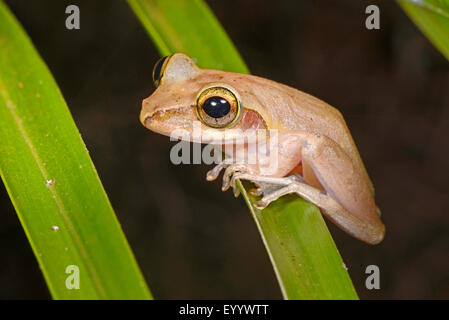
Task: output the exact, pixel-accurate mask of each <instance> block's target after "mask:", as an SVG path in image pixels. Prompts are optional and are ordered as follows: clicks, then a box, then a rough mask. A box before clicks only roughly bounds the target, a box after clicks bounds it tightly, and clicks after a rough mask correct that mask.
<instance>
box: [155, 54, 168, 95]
mask: <svg viewBox="0 0 449 320" xmlns="http://www.w3.org/2000/svg"><path fill="white" fill-rule="evenodd" d="M169 58H170V56H166V57H163V58H160V59H159V60H158V61H157V62H156V64H155V65H154V68H153V82H154V85H155V86H156V88H157V87H158V86H159V83H160V82H161V80H162V76H163V75H164V71H165V67H166V66H167V62H168V60H169Z"/></svg>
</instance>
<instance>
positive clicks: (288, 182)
mask: <svg viewBox="0 0 449 320" xmlns="http://www.w3.org/2000/svg"><path fill="white" fill-rule="evenodd" d="M236 179H241V180H248V181H251V182H253V183H255V184H257V185H258V186H259V188H258V192H257V193H258V194H259V195H260V194H263V198H262V199H261V200H259V201H258V202H256V203H255V206H256V208H258V209H260V210H262V209H264V208H266V207H267V206H268V205H269V204H270V203H271V202H273V201H276V200H277V199H279V198H280V197H282V196H284V195H287V194H291V193H296V194H298V195H299V196H300V197H301V198H303V199H304V200H307V201H309V202H311V203H313V204H315V205H316V206H318V207H319V208H320V209H321V210H322V212H323V214H324V215H326V216H327V217H328V218H329V219H330V220H331V221H332V222H334V223H335V224H337V225H338V226H339V227H340V228H341V229H343V230H344V231H346V232H347V233H349V234H350V235H352V236H354V237H356V238H358V239H360V240H363V241H365V242H367V243H371V244H376V243H379V242H380V241H381V240H382V238H383V233H381V235H380V236H378V235H379V232H378V228H377V226H373V225H372V224H370V223H367V222H366V221H365V220H363V219H360V218H359V217H358V216H356V215H353V214H351V213H350V212H348V211H347V210H346V209H345V208H344V207H343V206H342V205H341V204H339V203H338V202H337V201H336V200H335V199H334V198H332V197H331V196H329V195H328V194H326V192H324V191H322V190H320V189H317V188H315V187H313V186H311V185H309V184H307V183H305V182H301V181H300V179H298V178H297V177H296V176H289V177H285V178H270V177H261V176H254V175H249V174H245V173H236V174H235V175H234V176H233V177H232V180H231V185H234V184H235V180H236Z"/></svg>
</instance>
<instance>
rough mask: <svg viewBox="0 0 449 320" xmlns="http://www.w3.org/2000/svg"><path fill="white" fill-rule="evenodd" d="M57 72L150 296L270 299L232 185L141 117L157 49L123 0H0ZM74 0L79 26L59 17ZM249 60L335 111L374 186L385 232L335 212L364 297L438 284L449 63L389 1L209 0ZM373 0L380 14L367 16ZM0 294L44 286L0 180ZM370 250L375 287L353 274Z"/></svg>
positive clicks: (426, 292)
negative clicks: (346, 222) (368, 232)
mask: <svg viewBox="0 0 449 320" xmlns="http://www.w3.org/2000/svg"><path fill="white" fill-rule="evenodd" d="M6 3H7V4H8V5H9V7H10V8H11V10H12V11H13V13H14V14H15V15H16V17H17V18H18V20H19V21H20V22H21V23H22V25H23V26H24V28H25V30H26V31H27V33H28V34H29V36H30V37H31V39H32V41H33V42H34V44H35V46H36V47H37V49H38V51H39V53H40V54H41V56H42V57H43V59H44V60H45V61H46V63H47V65H48V66H49V68H50V70H51V71H52V73H53V75H54V77H55V79H56V81H57V83H58V84H59V86H60V88H61V90H62V92H63V94H64V97H65V98H66V100H67V103H68V105H69V107H70V109H71V112H72V114H73V117H74V119H75V122H76V123H77V125H78V128H79V130H80V131H81V134H82V136H83V138H84V140H85V142H86V145H87V147H88V149H89V151H90V155H91V157H92V159H93V161H94V163H95V165H96V167H97V170H98V172H99V175H100V177H101V178H102V181H103V184H104V186H105V188H106V191H107V192H108V195H109V197H110V199H111V202H112V204H113V206H114V208H115V210H116V213H117V215H118V218H119V220H120V222H121V224H122V227H123V229H124V231H125V233H126V235H127V237H128V240H129V242H130V244H131V247H132V248H133V250H134V253H135V255H136V258H137V260H138V262H139V264H140V266H141V269H142V272H143V273H144V275H145V277H146V279H147V281H148V284H149V286H150V288H151V290H152V292H153V294H154V296H155V297H156V298H163V299H205V298H208V299H219V298H224V299H226V298H231V299H235V298H237V299H273V298H274V299H276V298H281V295H280V291H279V288H278V285H277V282H276V279H275V276H274V273H273V271H272V268H271V265H270V261H269V259H268V256H267V254H266V252H265V249H264V247H263V244H262V241H261V240H260V237H259V235H258V232H257V229H256V226H255V224H254V222H253V221H252V218H251V216H250V214H249V212H248V211H247V209H246V207H245V204H244V202H243V200H242V199H237V200H236V199H234V198H233V196H232V193H231V192H227V193H222V192H221V191H220V185H219V182H215V183H212V184H211V183H208V182H206V181H205V173H206V171H207V170H208V169H209V168H210V167H208V166H205V165H182V166H175V165H172V164H171V163H170V160H169V150H170V147H171V145H173V143H172V142H170V141H169V139H168V138H167V137H163V136H159V135H157V134H154V133H151V132H149V131H148V130H146V129H145V128H143V127H142V126H141V124H140V123H139V121H138V115H139V111H140V104H141V100H142V99H143V98H145V97H147V96H148V95H150V93H151V92H152V91H153V90H154V88H153V85H152V82H151V72H152V68H153V65H154V63H155V62H156V60H157V59H158V57H159V56H158V53H157V51H156V49H155V47H154V45H153V44H152V42H151V40H150V39H149V38H148V36H147V34H146V33H145V31H144V29H143V28H142V26H141V25H140V23H139V21H138V20H137V18H136V17H135V16H134V14H133V12H132V11H131V9H130V8H129V7H128V5H127V4H126V2H125V1H121V0H114V1H100V0H95V1H92V0H90V1H87V0H84V1H74V0H73V1H50V0H36V1H26V0H15V1H12V0H11V1H6ZM69 4H76V5H78V6H79V7H80V11H81V29H80V30H76V31H75V30H72V31H71V30H67V29H66V28H65V18H66V14H65V7H66V6H67V5H69ZM208 4H209V5H210V7H211V8H212V10H213V11H214V12H215V14H216V15H217V17H218V18H219V20H220V21H221V23H222V24H223V26H224V28H225V30H226V31H227V32H228V33H229V35H230V37H231V38H232V39H233V41H234V43H235V44H236V46H237V48H238V50H239V51H240V53H241V54H242V56H243V58H244V60H245V61H246V63H247V64H248V66H249V68H250V69H251V71H252V73H253V74H256V75H260V76H263V77H267V78H270V79H273V80H276V81H279V82H282V83H286V84H288V85H291V86H293V87H296V88H298V89H301V90H303V91H306V92H308V93H311V94H313V95H315V96H317V97H319V98H321V99H323V100H325V101H327V102H328V103H330V104H332V105H334V106H336V107H337V108H338V109H340V111H341V112H342V113H343V115H344V117H345V119H346V121H347V123H348V126H349V128H350V129H351V132H352V134H353V137H354V139H355V141H356V144H357V146H358V148H359V150H360V153H361V155H362V158H363V160H364V162H365V165H366V167H367V169H368V172H369V173H370V176H371V178H372V180H373V182H374V185H375V187H376V201H377V204H378V206H379V207H380V208H381V210H382V213H383V220H384V222H385V224H386V226H387V235H386V238H385V240H384V242H382V243H381V244H380V245H377V246H369V245H366V244H364V243H362V242H360V241H358V240H355V239H353V238H351V237H349V236H347V235H346V234H344V233H343V232H342V231H340V230H339V229H337V228H336V227H334V226H333V225H331V224H328V225H329V228H330V229H331V232H332V234H333V235H334V238H335V241H336V243H337V246H338V247H339V249H340V252H341V254H342V256H343V258H344V261H345V263H346V265H347V266H348V267H349V273H350V275H351V277H352V279H353V281H354V284H355V286H356V289H357V291H358V293H359V295H360V297H361V298H365V299H377V298H384V299H391V298H394V299H406V298H408V299H418V298H425V299H429V298H449V272H448V270H449V258H448V252H449V232H448V231H449V215H448V209H447V208H448V205H449V197H448V187H449V181H448V178H449V174H448V172H449V161H448V160H449V159H448V158H449V153H448V150H449V149H448V146H449V90H448V89H449V63H448V62H447V61H446V60H445V59H444V57H443V56H442V55H441V54H439V53H438V51H437V50H436V49H434V47H433V46H432V45H431V44H430V43H429V42H428V40H426V38H425V37H424V36H423V35H422V34H421V33H420V32H419V31H418V29H417V28H416V27H415V26H414V25H413V23H412V22H411V21H410V20H409V19H408V17H407V16H406V15H405V14H404V13H403V12H402V10H401V9H400V8H399V7H398V6H397V4H396V3H395V2H393V1H387V0H383V1H354V0H320V1H313V0H302V1H284V0H282V1H281V0H278V1H268V0H253V1H250V0H244V1H231V0H229V1H218V0H213V1H208ZM369 4H377V5H378V6H379V8H380V12H381V29H380V30H371V31H370V30H367V29H366V28H365V26H364V23H365V17H366V15H365V13H364V12H365V8H366V6H368V5H369ZM0 214H1V223H0V249H1V263H0V298H8V299H10V298H37V299H39V298H49V297H50V295H49V293H48V290H47V288H46V285H45V282H44V280H43V278H42V276H41V273H40V270H39V267H38V265H37V262H36V261H35V259H34V256H33V253H32V251H31V249H30V246H29V244H28V242H27V240H26V238H25V235H24V233H23V230H22V228H21V226H20V224H19V221H18V219H17V216H16V214H15V212H14V209H13V207H12V205H11V203H10V200H9V198H8V195H7V193H6V191H5V189H4V187H3V186H1V187H0ZM369 264H376V265H378V266H379V267H380V271H381V289H380V290H374V291H369V290H367V289H365V287H364V279H365V273H364V270H365V267H366V266H367V265H369Z"/></svg>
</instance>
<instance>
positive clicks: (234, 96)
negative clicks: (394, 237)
mask: <svg viewBox="0 0 449 320" xmlns="http://www.w3.org/2000/svg"><path fill="white" fill-rule="evenodd" d="M153 79H154V82H155V84H156V86H157V89H156V91H154V93H153V94H152V95H151V96H150V97H148V98H146V99H145V100H144V101H143V104H142V111H141V114H140V121H141V122H142V124H143V125H144V126H145V127H147V128H148V129H150V130H152V131H154V132H157V133H160V134H164V135H168V136H170V135H171V134H172V132H173V131H174V130H179V129H182V130H184V131H187V132H188V133H189V137H188V138H184V139H186V140H190V141H200V140H201V142H203V143H205V142H206V143H207V142H210V141H220V139H221V141H222V143H223V144H229V143H232V141H235V139H237V138H242V136H243V137H245V136H246V135H248V136H249V132H254V130H272V131H273V132H276V144H275V145H274V146H273V145H271V146H270V147H269V148H268V149H269V153H270V155H273V154H274V155H276V156H277V157H276V159H277V165H276V167H275V169H274V170H271V171H270V172H269V173H266V172H267V171H266V170H263V168H262V166H261V162H263V160H262V161H261V162H258V163H256V164H254V163H249V162H248V161H245V159H247V158H248V154H251V152H253V151H252V150H253V149H254V148H251V147H250V145H251V144H248V143H244V144H240V145H238V146H236V148H238V149H242V148H243V149H244V151H245V152H246V156H245V157H237V156H231V157H230V158H226V159H225V160H224V161H223V162H222V163H220V164H218V165H217V166H216V167H215V168H214V169H212V170H211V171H210V172H209V173H208V175H207V179H208V180H214V179H216V178H217V176H218V175H219V173H220V171H221V170H223V169H224V170H225V172H224V176H223V190H227V189H228V188H229V187H230V186H233V187H234V192H235V194H236V195H238V190H237V187H236V185H235V180H236V179H242V180H248V181H251V182H253V183H254V184H255V185H256V186H257V187H258V188H257V189H256V190H255V193H256V194H258V195H261V196H263V197H262V199H261V200H260V201H259V202H257V204H256V205H257V207H259V208H260V209H263V208H265V207H266V206H268V205H269V204H270V203H271V202H272V201H274V200H276V199H278V198H279V197H281V196H283V195H285V194H290V193H297V194H298V195H299V196H300V197H302V198H304V199H306V200H307V201H310V202H311V203H314V204H315V205H317V206H318V207H319V208H320V209H321V211H322V213H323V214H324V215H325V216H326V217H328V218H329V219H330V220H331V221H333V222H334V223H335V224H336V225H338V226H339V227H340V228H341V229H343V230H344V231H346V232H347V233H349V234H350V235H352V236H354V237H356V238H358V239H360V240H363V241H365V242H367V243H370V244H376V243H379V242H380V241H382V239H383V237H384V233H385V227H384V225H383V223H382V221H381V220H380V212H379V210H378V209H377V207H376V205H375V202H374V188H373V186H372V183H371V181H370V179H369V177H368V174H367V172H366V170H365V167H364V165H363V163H362V160H361V158H360V155H359V153H358V150H357V147H356V146H355V144H354V141H353V139H352V137H351V134H350V132H349V130H348V127H347V126H346V124H345V121H344V119H343V117H342V115H341V114H340V112H339V111H338V110H337V109H335V108H333V107H332V106H330V105H328V104H327V103H325V102H323V101H321V100H319V99H317V98H315V97H313V96H311V95H309V94H306V93H304V92H301V91H299V90H297V89H294V88H291V87H288V86H286V85H283V84H280V83H277V82H274V81H271V80H267V79H264V78H260V77H256V76H252V75H246V74H238V73H232V72H224V71H218V70H206V69H200V68H198V67H197V66H196V65H195V63H194V62H193V60H192V59H190V58H189V57H187V56H186V55H184V54H180V53H177V54H174V55H172V56H169V57H165V58H162V59H161V60H159V62H158V63H157V64H156V65H155V68H154V71H153ZM196 122H197V123H198V122H199V123H200V129H201V130H200V131H199V132H200V133H196V132H198V130H194V123H196ZM266 141H273V138H272V135H267V137H266ZM265 160H266V159H265Z"/></svg>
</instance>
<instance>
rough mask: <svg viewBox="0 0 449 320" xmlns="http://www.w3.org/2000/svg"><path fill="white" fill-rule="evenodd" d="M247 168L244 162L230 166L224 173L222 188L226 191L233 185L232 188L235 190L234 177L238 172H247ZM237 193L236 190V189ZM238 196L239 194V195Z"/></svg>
mask: <svg viewBox="0 0 449 320" xmlns="http://www.w3.org/2000/svg"><path fill="white" fill-rule="evenodd" d="M247 170H248V169H247V168H246V166H245V165H242V164H232V165H230V166H228V167H227V168H226V170H225V172H224V174H223V187H222V188H221V189H222V190H223V191H226V190H228V189H229V187H231V186H232V188H233V189H234V190H235V189H236V185H235V178H233V177H234V176H235V175H237V174H239V173H240V174H241V173H245V172H247ZM231 178H232V179H231ZM234 194H235V191H234ZM237 196H238V195H237Z"/></svg>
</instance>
